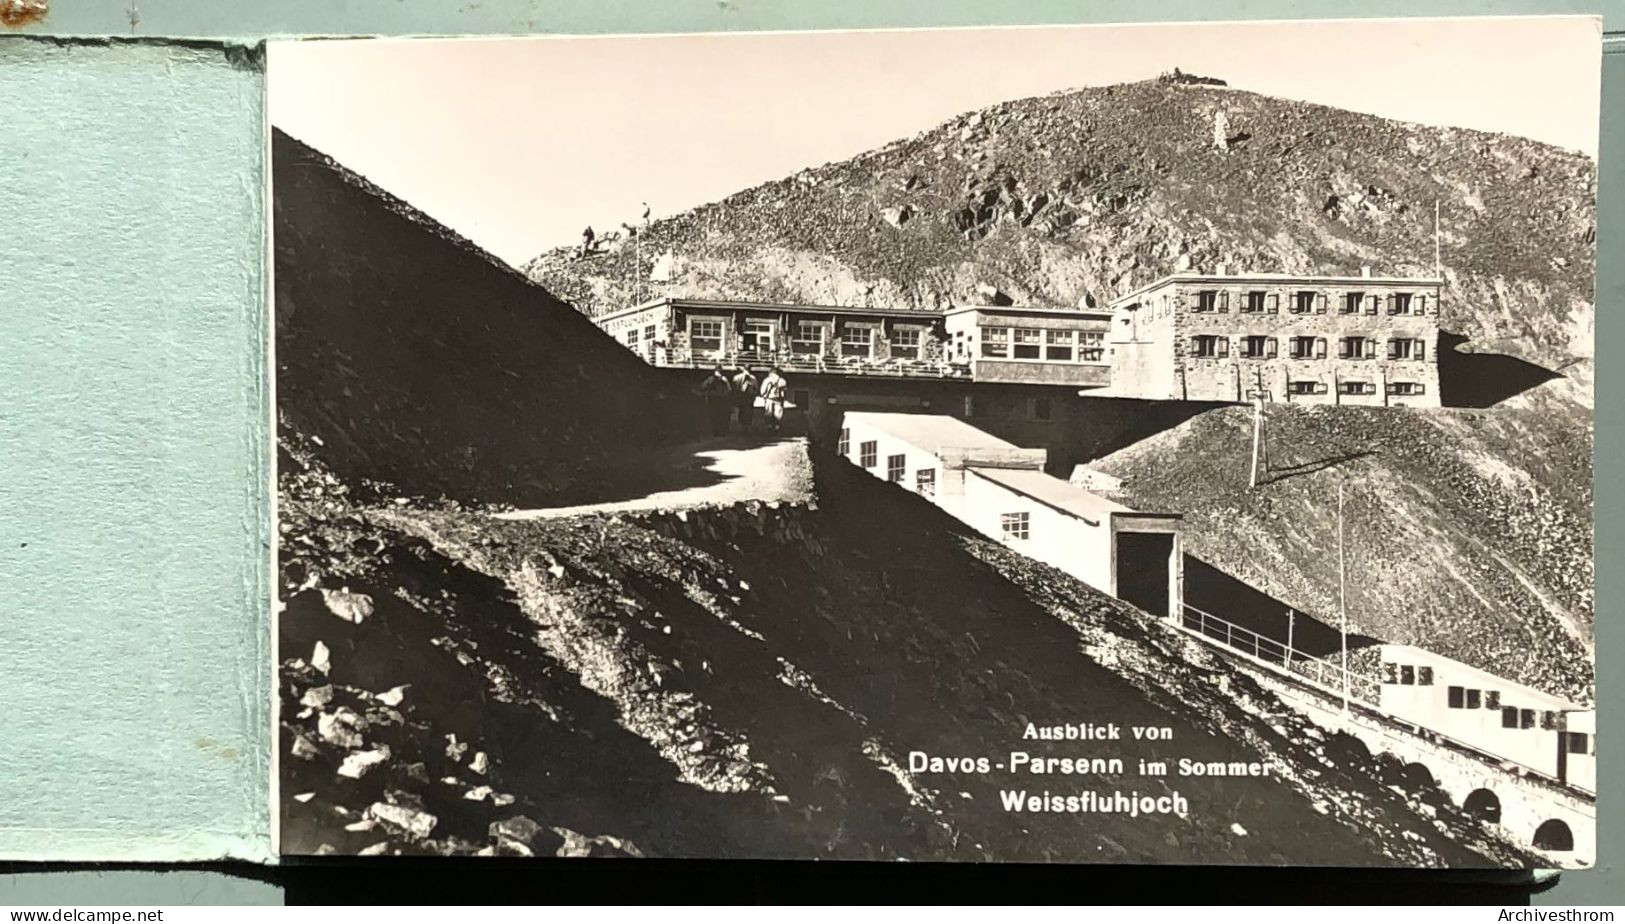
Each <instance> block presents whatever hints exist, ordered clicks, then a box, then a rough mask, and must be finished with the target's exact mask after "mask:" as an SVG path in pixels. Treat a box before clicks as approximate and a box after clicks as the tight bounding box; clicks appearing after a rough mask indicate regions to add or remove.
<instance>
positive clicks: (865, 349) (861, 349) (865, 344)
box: [841, 326, 875, 359]
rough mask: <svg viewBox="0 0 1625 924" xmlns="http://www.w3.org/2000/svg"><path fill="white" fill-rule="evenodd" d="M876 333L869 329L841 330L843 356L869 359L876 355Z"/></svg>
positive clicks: (852, 328)
mask: <svg viewBox="0 0 1625 924" xmlns="http://www.w3.org/2000/svg"><path fill="white" fill-rule="evenodd" d="M874 351H875V332H874V330H873V329H871V328H868V327H850V326H848V327H843V328H841V355H842V356H858V357H861V358H863V359H868V358H869V357H870V356H873V355H874Z"/></svg>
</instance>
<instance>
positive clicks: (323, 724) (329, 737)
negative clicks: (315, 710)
mask: <svg viewBox="0 0 1625 924" xmlns="http://www.w3.org/2000/svg"><path fill="white" fill-rule="evenodd" d="M363 728H366V720H364V719H362V718H361V716H359V715H356V714H355V712H354V711H352V710H351V709H350V708H348V707H346V706H340V707H339V708H338V709H335V710H334V711H332V712H324V713H322V714H321V715H320V716H318V717H317V718H316V733H317V734H318V735H321V736H322V740H323V741H326V742H327V743H328V744H336V745H338V746H339V747H345V748H358V747H361V745H363V744H365V743H366V742H365V741H363V740H362V737H361V730H362V729H363Z"/></svg>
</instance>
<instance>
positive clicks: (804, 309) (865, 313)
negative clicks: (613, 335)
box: [594, 297, 1111, 321]
mask: <svg viewBox="0 0 1625 924" xmlns="http://www.w3.org/2000/svg"><path fill="white" fill-rule="evenodd" d="M667 306H677V307H682V308H715V309H718V310H721V311H793V312H798V313H801V314H834V315H856V316H861V317H872V318H873V317H880V318H912V319H916V320H922V321H925V320H940V319H942V318H945V317H947V316H948V315H953V314H961V313H963V312H966V311H986V312H989V313H998V314H1021V315H1031V316H1050V317H1058V318H1066V317H1070V318H1102V319H1107V318H1110V317H1111V312H1109V311H1085V310H1083V309H1079V308H1045V307H1041V306H1038V305H962V306H956V307H953V308H949V309H947V310H946V311H942V310H938V309H933V308H918V309H916V308H862V307H857V306H852V305H797V304H793V303H790V302H751V301H741V300H738V299H726V298H673V297H664V298H657V299H654V300H653V301H647V302H644V303H643V304H641V305H633V306H632V307H630V308H622V309H620V310H619V311H611V312H609V313H608V314H601V315H599V316H598V317H597V318H595V319H594V320H597V321H608V320H611V319H613V318H618V317H621V316H623V315H628V314H636V313H637V312H639V311H647V310H649V309H650V308H661V307H667Z"/></svg>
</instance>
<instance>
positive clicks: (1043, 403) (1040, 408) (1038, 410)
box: [1032, 398, 1051, 420]
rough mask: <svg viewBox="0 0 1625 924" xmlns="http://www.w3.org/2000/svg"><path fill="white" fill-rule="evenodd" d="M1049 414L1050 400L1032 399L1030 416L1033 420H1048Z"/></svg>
mask: <svg viewBox="0 0 1625 924" xmlns="http://www.w3.org/2000/svg"><path fill="white" fill-rule="evenodd" d="M1050 413H1051V407H1050V399H1048V398H1034V399H1033V403H1032V416H1033V419H1034V420H1049V419H1050Z"/></svg>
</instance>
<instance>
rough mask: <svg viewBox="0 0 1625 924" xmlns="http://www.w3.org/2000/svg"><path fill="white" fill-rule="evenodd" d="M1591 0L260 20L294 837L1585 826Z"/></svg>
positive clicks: (812, 839)
mask: <svg viewBox="0 0 1625 924" xmlns="http://www.w3.org/2000/svg"><path fill="white" fill-rule="evenodd" d="M1600 37H1601V26H1600V20H1599V19H1597V18H1588V17H1536V18H1467V19H1396V20H1360V21H1336V22H1331V21H1302V22H1269V23H1218V24H1201V25H1195V24H1192V25H1180V24H1169V25H1145V26H1098V27H1072V26H1067V27H1043V28H1018V29H953V30H912V31H855V32H808V33H770V34H730V35H673V36H612V37H591V38H585V37H579V38H562V37H531V38H469V39H437V40H405V41H396V40H391V41H381V40H354V41H348V40H347V41H288V42H279V43H273V45H272V47H271V51H270V58H269V65H268V67H269V89H268V94H269V107H270V111H271V120H272V125H273V129H272V155H271V166H272V185H271V196H272V201H273V203H274V218H273V225H272V228H271V236H272V246H273V248H274V279H275V336H274V368H275V376H276V378H275V389H276V408H277V426H278V463H277V467H278V474H277V479H278V481H277V486H278V491H277V505H278V526H279V535H278V545H279V548H278V559H279V560H278V568H279V572H278V602H277V616H276V619H277V626H278V629H277V647H278V654H277V660H278V664H277V671H278V682H279V711H280V717H279V720H278V724H279V738H278V746H277V750H278V754H277V759H278V762H279V780H278V787H279V790H280V792H279V796H278V811H279V812H280V838H281V848H282V850H283V852H284V853H290V854H313V855H314V854H340V855H403V854H411V855H417V854H438V855H456V856H499V857H532V856H550V857H551V856H566V857H585V856H593V857H707V858H801V859H870V860H956V861H1054V862H1066V863H1114V864H1125V863H1129V864H1146V863H1168V864H1247V865H1303V866H1394V867H1425V868H1446V867H1451V868H1458V867H1505V868H1551V867H1578V866H1587V865H1590V864H1592V863H1593V862H1594V861H1595V858H1596V854H1595V828H1596V817H1597V816H1596V797H1595V792H1596V779H1597V768H1596V757H1595V755H1596V748H1597V717H1596V712H1595V695H1596V688H1595V677H1594V663H1595V661H1594V652H1593V587H1594V584H1593V555H1592V466H1591V450H1592V408H1593V356H1594V354H1593V324H1594V297H1593V285H1594V280H1595V270H1596V247H1595V238H1596V185H1597V167H1596V160H1595V158H1596V151H1597V139H1598V106H1599V102H1598V98H1599V72H1600Z"/></svg>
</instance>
